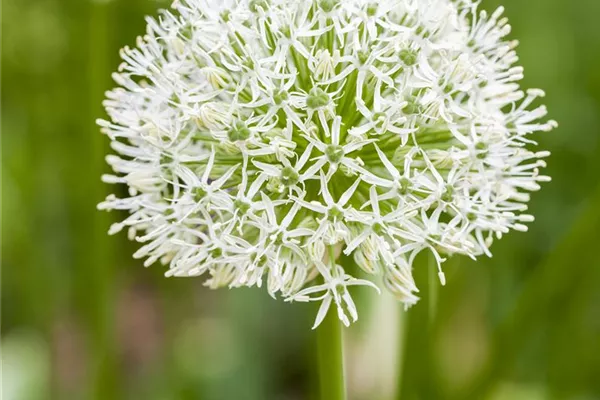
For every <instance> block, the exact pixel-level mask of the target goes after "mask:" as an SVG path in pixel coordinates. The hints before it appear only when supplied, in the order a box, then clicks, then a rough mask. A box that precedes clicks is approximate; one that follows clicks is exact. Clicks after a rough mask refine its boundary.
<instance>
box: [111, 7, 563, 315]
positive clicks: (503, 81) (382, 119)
mask: <svg viewBox="0 0 600 400" xmlns="http://www.w3.org/2000/svg"><path fill="white" fill-rule="evenodd" d="M477 3H479V2H475V1H471V0H429V1H422V0H400V1H399V0H382V1H376V2H375V1H372V2H371V1H365V0H238V1H232V0H224V1H212V0H180V1H176V2H175V4H174V5H173V7H174V9H173V10H172V11H164V12H163V13H162V14H161V17H160V18H159V19H158V20H156V19H151V18H149V19H148V28H147V32H146V35H144V36H143V37H141V38H139V39H138V41H137V47H136V48H133V49H132V48H124V49H123V50H122V53H121V55H122V58H123V64H122V65H121V66H120V68H119V72H118V73H116V74H115V75H114V79H115V81H116V82H117V84H118V85H119V87H118V88H116V89H114V90H113V91H111V92H109V93H108V94H107V100H106V101H105V107H106V110H107V112H108V115H109V117H110V119H109V121H99V124H100V125H101V126H102V129H103V132H104V133H106V134H107V135H108V136H109V137H110V138H111V140H112V148H113V149H114V151H115V152H116V153H117V154H118V155H110V156H108V157H107V161H108V163H109V164H110V165H111V166H112V168H113V169H114V171H115V174H114V175H108V176H105V177H104V180H105V181H106V182H110V183H122V184H125V185H127V186H128V188H129V196H128V197H124V198H117V197H116V196H109V197H108V198H107V199H106V201H105V202H103V203H101V204H100V208H102V209H118V210H126V211H127V212H128V213H129V216H128V217H127V218H126V219H125V220H124V221H122V222H120V223H117V224H115V225H114V226H113V227H112V228H111V233H116V232H118V231H120V230H122V229H123V228H127V229H128V231H129V237H130V238H132V239H135V240H137V241H138V242H141V243H143V245H142V247H141V248H140V249H139V250H138V251H137V252H136V253H135V257H139V258H144V259H146V262H145V264H146V265H150V264H152V263H154V262H156V261H161V262H162V263H164V264H168V266H169V269H168V272H167V275H169V276H204V277H206V278H207V280H206V284H207V285H208V286H210V287H211V288H217V287H224V286H225V287H242V286H258V287H262V286H263V285H264V286H265V287H266V289H267V290H268V292H269V293H270V294H271V295H272V296H276V295H280V296H281V297H283V298H285V299H286V300H288V301H311V300H316V301H321V302H322V306H321V308H320V310H319V313H318V315H317V320H316V323H315V325H318V324H319V323H320V321H321V320H322V318H323V317H324V316H325V313H326V312H327V310H328V309H329V308H330V307H331V306H332V305H333V306H334V307H335V308H336V310H337V313H338V315H339V317H340V319H341V320H342V321H343V322H344V323H345V324H349V323H350V321H351V320H356V319H357V312H356V307H355V305H354V303H353V301H352V297H351V296H350V293H349V290H348V288H349V287H350V286H353V285H368V286H372V287H374V288H376V289H377V288H378V286H379V285H382V286H384V287H385V288H387V289H388V290H390V291H391V292H392V293H393V294H394V295H396V296H397V298H398V299H399V300H400V301H402V302H404V303H405V304H406V305H407V306H409V305H412V304H414V303H415V302H416V301H417V300H418V297H417V296H416V293H417V292H418V290H417V287H416V286H415V283H414V280H413V278H412V265H413V261H414V259H415V257H416V256H417V254H419V253H421V252H423V251H425V252H429V253H431V254H432V255H433V257H434V258H435V260H436V262H437V265H438V269H439V278H440V280H441V282H442V284H444V283H445V277H444V274H443V272H442V268H441V265H442V263H443V261H444V260H445V259H446V258H447V257H448V256H450V255H453V254H461V255H466V256H469V257H472V258H475V257H477V256H479V255H487V256H490V255H491V253H490V250H489V248H490V246H491V244H492V242H493V240H494V238H500V237H501V236H502V235H503V234H504V233H507V232H509V231H510V230H513V229H514V230H520V231H524V230H526V226H525V225H524V224H523V223H524V222H529V221H531V220H532V219H533V217H532V216H530V215H527V214H524V212H525V211H526V210H527V206H526V202H527V201H528V200H529V192H531V191H536V190H538V189H539V187H540V185H539V184H540V182H543V181H547V180H548V179H549V178H548V177H545V176H543V175H540V172H539V170H540V168H541V167H544V165H545V163H544V161H543V160H542V159H543V158H544V157H545V156H547V154H548V153H547V152H532V151H531V150H529V148H530V147H531V145H534V144H535V143H534V142H533V141H532V140H531V138H530V135H531V134H532V133H534V132H536V131H548V130H550V129H551V128H553V127H554V126H555V122H553V121H550V122H544V121H540V119H541V118H543V117H544V116H545V115H546V109H545V107H543V106H537V107H532V106H531V105H532V103H533V102H534V100H536V98H538V97H541V96H542V95H543V92H541V91H539V90H530V91H527V92H523V91H521V90H520V88H519V84H518V82H519V81H520V80H521V79H522V76H523V70H522V68H520V67H515V66H514V64H515V62H516V61H517V56H516V54H515V50H514V49H515V46H516V43H515V42H513V41H507V40H506V39H505V38H506V36H507V35H508V34H509V32H510V27H509V25H508V24H507V21H506V19H505V18H502V17H501V15H502V11H503V10H502V9H501V8H500V9H498V10H497V11H496V12H494V13H493V14H491V15H488V14H487V13H485V12H483V11H482V12H478V11H477ZM342 253H343V254H345V255H346V256H349V257H353V258H354V261H355V263H356V265H358V266H359V267H360V268H361V269H362V270H363V271H364V274H363V275H365V276H366V277H371V278H372V279H358V278H357V277H354V276H351V275H350V273H349V271H348V270H346V269H345V268H344V267H343V266H342V265H340V263H339V259H340V255H341V254H342ZM377 290H378V289H377Z"/></svg>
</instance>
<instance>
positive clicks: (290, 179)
mask: <svg viewBox="0 0 600 400" xmlns="http://www.w3.org/2000/svg"><path fill="white" fill-rule="evenodd" d="M299 179H300V175H299V174H298V172H296V170H295V169H294V168H292V167H285V168H284V169H283V170H282V171H281V183H283V184H284V185H285V186H294V185H295V184H296V183H298V180H299Z"/></svg>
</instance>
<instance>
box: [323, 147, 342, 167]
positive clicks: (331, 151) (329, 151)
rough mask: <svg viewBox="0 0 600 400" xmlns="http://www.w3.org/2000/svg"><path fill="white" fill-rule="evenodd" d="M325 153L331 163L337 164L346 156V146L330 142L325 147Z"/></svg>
mask: <svg viewBox="0 0 600 400" xmlns="http://www.w3.org/2000/svg"><path fill="white" fill-rule="evenodd" d="M325 155H326V156H327V159H328V160H329V161H330V162H331V163H333V164H337V163H339V162H340V161H341V160H342V158H343V157H344V148H343V147H342V146H340V145H337V144H330V145H329V146H327V148H326V149H325Z"/></svg>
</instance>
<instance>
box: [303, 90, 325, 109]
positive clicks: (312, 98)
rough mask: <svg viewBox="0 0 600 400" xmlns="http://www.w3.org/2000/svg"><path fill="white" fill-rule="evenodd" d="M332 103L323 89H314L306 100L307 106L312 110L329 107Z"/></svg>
mask: <svg viewBox="0 0 600 400" xmlns="http://www.w3.org/2000/svg"><path fill="white" fill-rule="evenodd" d="M330 101H331V99H330V97H329V94H327V92H325V91H324V90H323V89H321V88H313V89H311V91H310V92H309V93H308V97H307V98H306V106H307V107H308V108H312V109H317V108H322V107H325V106H326V105H328V104H329V102H330Z"/></svg>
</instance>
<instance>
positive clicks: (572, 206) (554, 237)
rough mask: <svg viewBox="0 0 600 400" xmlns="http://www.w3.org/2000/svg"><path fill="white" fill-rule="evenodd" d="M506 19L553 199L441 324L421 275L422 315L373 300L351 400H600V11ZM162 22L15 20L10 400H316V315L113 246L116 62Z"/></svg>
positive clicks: (7, 14)
mask: <svg viewBox="0 0 600 400" xmlns="http://www.w3.org/2000/svg"><path fill="white" fill-rule="evenodd" d="M501 2H502V3H503V5H505V6H506V9H507V10H506V15H507V16H508V17H509V18H510V21H511V23H512V25H513V28H514V29H513V34H512V37H513V38H518V39H519V40H520V41H521V46H520V56H521V61H522V64H523V65H524V67H525V71H526V79H525V81H524V85H525V86H527V87H541V88H544V89H545V90H546V91H547V93H548V96H547V98H546V103H547V105H548V106H549V108H550V111H551V116H552V118H554V119H556V120H558V121H559V123H560V128H559V129H558V130H555V131H553V132H551V133H548V134H542V135H539V136H538V139H539V141H540V143H541V145H542V147H543V148H545V149H549V150H551V151H552V153H553V155H552V157H551V158H550V159H549V167H548V170H547V172H548V174H550V175H551V176H552V177H553V181H552V183H550V184H546V185H545V187H544V189H543V190H542V191H541V192H539V193H537V194H535V195H534V197H533V201H532V203H531V208H532V212H533V214H535V215H536V216H537V221H536V222H535V223H534V224H532V225H531V229H530V232H529V233H526V234H523V233H513V234H511V235H509V236H508V237H506V238H504V239H503V240H502V241H500V242H499V243H497V244H496V245H495V247H494V258H493V259H482V260H481V261H480V262H478V263H474V262H471V261H469V260H466V259H460V258H459V259H454V260H452V261H451V262H450V263H449V265H448V267H447V271H448V274H447V275H448V281H449V284H448V285H447V286H446V287H443V288H437V289H436V293H435V294H436V296H437V302H436V304H437V306H434V305H433V304H428V299H430V298H431V296H429V294H428V292H429V290H430V289H429V288H428V286H427V276H426V272H423V271H417V279H418V284H420V286H421V287H422V288H423V296H424V297H425V300H424V301H423V302H422V303H421V304H420V305H418V306H416V307H415V308H413V309H412V310H411V311H410V312H408V313H404V312H402V310H401V309H400V307H399V306H397V305H396V304H395V303H394V302H393V301H391V300H390V299H389V298H388V297H385V296H384V297H382V298H373V297H370V296H369V295H368V294H367V293H364V294H363V293H358V295H359V297H360V305H359V311H360V313H361V320H360V321H359V322H358V323H357V324H356V325H354V326H353V327H352V328H351V329H347V330H346V331H345V334H346V346H347V357H346V362H347V364H348V380H349V386H350V391H351V399H365V400H379V399H380V400H391V399H395V398H397V399H411V400H412V399H415V400H416V399H425V400H430V399H431V400H436V399H461V400H462V399H473V400H479V399H484V400H488V399H490V400H504V399H506V400H521V399H522V400H542V399H573V400H592V399H600V257H599V250H600V242H599V240H600V179H599V178H598V176H599V173H600V156H599V154H600V23H599V21H598V16H599V15H600V2H599V1H598V0H571V1H569V0H527V1H522V0H501ZM499 3H500V0H484V1H483V6H484V7H485V8H487V9H488V10H492V8H494V7H496V6H497V5H499ZM165 6H167V2H166V1H150V0H113V1H96V2H94V1H89V0H2V8H3V10H2V295H1V300H2V331H1V333H2V339H1V343H2V358H3V383H2V394H3V396H4V397H3V398H4V399H6V400H37V399H54V398H55V399H101V400H105V399H111V400H112V399H147V400H154V399H157V400H158V399H182V400H185V399H208V400H212V399H215V400H221V399H224V400H230V399H231V400H265V399H266V400H270V399H290V400H292V399H311V398H315V394H314V393H315V388H316V387H317V381H316V373H315V371H316V368H315V355H314V350H313V348H314V341H315V337H314V332H312V331H311V330H310V327H311V323H312V318H313V316H314V311H315V310H314V309H313V308H312V307H311V306H309V305H293V306H292V305H289V304H284V303H282V302H281V301H273V300H272V299H270V298H269V297H268V296H267V295H266V294H265V293H263V291H260V290H235V291H228V290H222V291H216V292H212V291H209V290H208V289H206V288H204V287H203V286H202V285H201V282H200V281H198V280H194V279H181V280H180V279H175V278H172V279H166V278H164V277H163V273H164V268H163V267H161V266H159V265H155V266H152V267H150V268H149V269H144V268H143V267H142V265H141V263H140V262H138V261H135V260H133V259H132V258H131V256H130V254H132V253H133V251H134V249H135V244H131V243H129V242H127V241H126V239H125V237H124V236H122V235H118V236H116V237H109V236H107V235H106V234H105V232H106V231H107V229H108V226H109V225H110V223H111V221H113V220H116V219H118V218H120V217H121V216H119V215H117V214H106V213H100V212H97V211H96V208H95V205H96V203H98V202H99V201H100V200H102V199H103V198H104V196H105V195H106V194H107V192H108V190H109V189H112V188H108V187H107V186H106V185H104V184H102V183H101V182H100V180H99V177H100V175H101V174H102V173H103V172H104V171H105V164H104V160H103V157H104V154H105V153H106V151H107V144H108V141H107V139H106V138H105V137H103V136H102V135H101V134H100V133H99V130H98V128H97V127H96V126H95V124H94V121H95V119H96V118H97V117H101V116H102V115H103V111H102V108H101V100H102V97H103V92H104V91H105V90H106V89H108V88H109V87H111V81H110V73H111V72H112V71H113V70H115V69H116V67H117V65H118V63H119V61H118V49H119V48H120V47H122V46H124V45H133V44H134V40H135V37H136V36H137V35H139V34H141V33H142V32H143V29H144V19H143V16H144V15H147V14H150V15H155V14H156V10H157V9H158V8H160V7H165ZM424 271H425V270H424ZM398 360H403V361H402V362H399V361H398ZM399 388H400V389H401V390H400V393H401V394H400V395H398V394H395V393H398V389H399Z"/></svg>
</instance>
